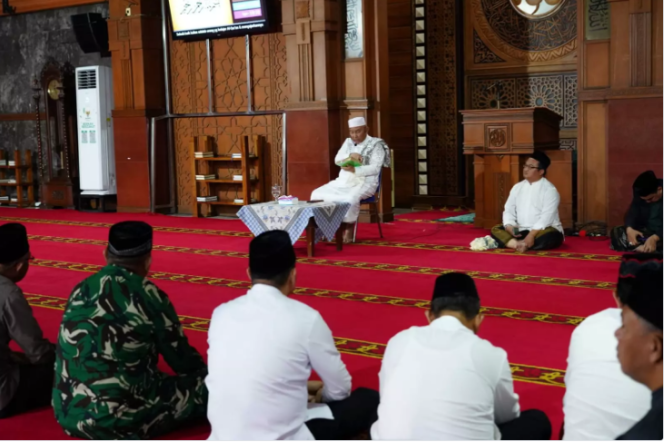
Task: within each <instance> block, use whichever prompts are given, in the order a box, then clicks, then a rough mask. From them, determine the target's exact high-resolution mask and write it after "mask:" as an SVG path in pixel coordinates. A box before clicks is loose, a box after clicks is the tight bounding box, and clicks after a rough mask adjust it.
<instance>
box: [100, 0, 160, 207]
mask: <svg viewBox="0 0 664 442" xmlns="http://www.w3.org/2000/svg"><path fill="white" fill-rule="evenodd" d="M109 15H110V17H109V19H108V34H109V49H110V51H111V56H112V67H113V95H114V109H113V131H114V138H115V164H116V171H117V172H116V174H117V183H118V211H121V212H146V211H148V210H149V206H150V188H149V185H150V173H149V143H148V139H149V131H148V123H149V117H152V116H157V115H161V114H163V113H164V108H165V95H164V70H163V69H164V68H163V51H162V40H161V35H162V34H161V23H162V22H161V3H160V1H159V0H137V1H136V2H131V3H128V2H126V1H125V0H110V1H109ZM162 126H163V124H162ZM162 129H163V128H160V132H161V130H162ZM158 145H159V152H158V156H160V157H161V156H164V155H166V154H167V152H166V146H167V143H165V142H163V140H162V142H160V143H159V144H158ZM160 167H163V166H162V165H160ZM159 172H160V174H163V173H164V171H161V170H160V171H159ZM166 172H167V171H166ZM162 190H164V189H162ZM165 193H166V194H167V189H166V192H163V191H160V192H158V194H159V195H163V194H165Z"/></svg>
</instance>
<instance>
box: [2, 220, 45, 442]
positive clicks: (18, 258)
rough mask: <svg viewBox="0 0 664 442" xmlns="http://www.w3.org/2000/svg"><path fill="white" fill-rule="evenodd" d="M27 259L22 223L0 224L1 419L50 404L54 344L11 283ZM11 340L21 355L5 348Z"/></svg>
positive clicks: (23, 272) (18, 277)
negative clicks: (19, 349) (21, 351)
mask: <svg viewBox="0 0 664 442" xmlns="http://www.w3.org/2000/svg"><path fill="white" fill-rule="evenodd" d="M31 257H32V255H31V254H30V246H29V244H28V234H27V232H26V230H25V227H23V226H22V225H21V224H16V223H9V224H3V225H2V226H0V419H2V418H6V417H10V416H13V415H15V414H18V413H23V412H25V411H28V410H30V409H32V408H37V407H46V406H49V405H50V404H51V388H52V387H53V360H54V358H55V353H54V351H53V350H54V346H53V344H51V343H50V342H49V341H48V340H46V339H44V336H43V335H42V331H41V328H40V327H39V324H38V323H37V321H36V320H35V317H34V316H33V315H32V309H31V308H30V305H29V304H28V301H27V300H26V299H25V296H24V295H23V291H22V290H21V289H20V288H19V287H18V286H17V285H16V283H17V282H19V281H21V280H22V279H23V278H24V277H25V275H26V273H27V272H28V268H29V267H30V259H31ZM10 341H14V342H16V343H17V344H18V345H19V346H20V347H21V349H23V353H17V352H13V351H12V350H10V348H9V342H10ZM0 428H2V424H0ZM0 434H2V430H0Z"/></svg>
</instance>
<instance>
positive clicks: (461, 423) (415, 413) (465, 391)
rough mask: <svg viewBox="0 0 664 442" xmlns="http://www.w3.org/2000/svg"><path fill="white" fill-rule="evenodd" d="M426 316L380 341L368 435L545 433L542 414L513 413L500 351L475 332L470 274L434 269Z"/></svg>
mask: <svg viewBox="0 0 664 442" xmlns="http://www.w3.org/2000/svg"><path fill="white" fill-rule="evenodd" d="M426 317H427V319H428V320H429V325H428V326H426V327H411V328H410V329H408V330H405V331H402V332H401V333H399V334H397V335H396V336H395V337H393V338H392V339H390V341H389V343H388V344H387V349H386V351H385V355H384V357H383V362H382V366H381V370H380V374H379V379H380V397H381V400H380V406H379V407H378V421H377V422H376V423H375V424H374V425H373V427H372V428H371V437H372V439H374V440H380V439H383V440H386V439H390V440H393V439H397V440H470V439H484V440H493V439H500V438H501V435H502V438H503V439H510V440H522V439H530V440H548V439H549V438H550V436H551V424H550V422H549V419H548V417H547V416H546V414H544V413H543V412H541V411H539V410H528V411H525V412H523V413H520V409H519V396H518V395H517V394H515V393H514V386H513V383H512V373H511V371H510V366H509V363H508V360H507V353H505V351H504V350H502V349H500V348H498V347H494V346H493V345H491V343H489V342H488V341H486V340H484V339H481V338H479V337H478V336H477V335H476V333H477V331H478V329H479V327H480V324H481V323H482V319H483V316H482V315H481V314H480V298H479V295H478V294H477V289H476V287H475V283H474V282H473V279H472V278H471V277H470V276H468V275H465V274H461V273H448V274H445V275H442V276H439V277H438V279H437V280H436V286H435V288H434V293H433V299H432V301H431V310H429V311H427V312H426Z"/></svg>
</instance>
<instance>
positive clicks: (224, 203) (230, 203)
mask: <svg viewBox="0 0 664 442" xmlns="http://www.w3.org/2000/svg"><path fill="white" fill-rule="evenodd" d="M197 203H198V204H209V205H211V206H244V205H245V204H244V203H236V202H235V201H197Z"/></svg>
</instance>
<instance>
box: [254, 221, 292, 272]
mask: <svg viewBox="0 0 664 442" xmlns="http://www.w3.org/2000/svg"><path fill="white" fill-rule="evenodd" d="M293 267H295V250H294V249H293V244H291V240H290V236H288V233H286V232H285V231H283V230H269V231H267V232H263V233H261V234H260V235H258V236H257V237H256V238H254V239H252V240H251V243H250V244H249V271H250V272H251V274H252V276H253V275H255V276H260V277H261V278H267V279H269V278H273V277H275V276H277V275H281V274H282V273H284V272H285V271H287V270H290V269H292V268H293Z"/></svg>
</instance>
